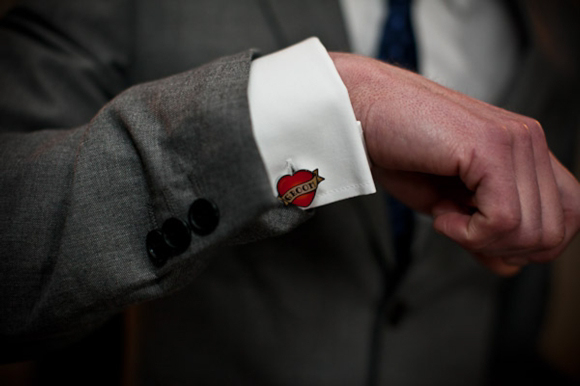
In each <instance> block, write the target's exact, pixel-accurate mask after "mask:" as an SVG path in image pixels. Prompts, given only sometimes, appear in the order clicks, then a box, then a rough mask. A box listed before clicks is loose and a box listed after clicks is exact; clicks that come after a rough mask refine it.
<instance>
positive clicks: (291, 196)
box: [276, 169, 324, 207]
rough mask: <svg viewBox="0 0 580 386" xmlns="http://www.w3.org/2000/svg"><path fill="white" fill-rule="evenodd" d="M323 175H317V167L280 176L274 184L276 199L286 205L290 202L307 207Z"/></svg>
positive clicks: (322, 179)
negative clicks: (276, 191)
mask: <svg viewBox="0 0 580 386" xmlns="http://www.w3.org/2000/svg"><path fill="white" fill-rule="evenodd" d="M322 181H324V177H321V176H319V175H318V169H315V170H313V171H310V170H304V169H303V170H298V171H296V172H294V173H292V174H286V175H285V176H282V177H281V178H280V179H279V180H278V183H277V184H276V189H277V190H278V199H279V200H280V201H282V202H283V203H284V205H286V206H288V205H290V204H292V205H296V206H300V207H307V206H308V205H310V204H312V200H314V196H315V195H316V190H317V189H318V184H320V183H321V182H322Z"/></svg>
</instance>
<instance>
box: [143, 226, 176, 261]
mask: <svg viewBox="0 0 580 386" xmlns="http://www.w3.org/2000/svg"><path fill="white" fill-rule="evenodd" d="M145 244H146V246H147V253H148V254H149V258H150V259H151V262H153V265H155V266H156V267H162V266H164V265H165V263H167V260H168V259H169V258H170V257H171V254H172V251H171V248H170V247H169V245H167V243H166V242H165V237H164V236H163V233H162V232H161V231H160V230H158V229H156V230H153V231H151V232H149V233H148V234H147V238H146V239H145Z"/></svg>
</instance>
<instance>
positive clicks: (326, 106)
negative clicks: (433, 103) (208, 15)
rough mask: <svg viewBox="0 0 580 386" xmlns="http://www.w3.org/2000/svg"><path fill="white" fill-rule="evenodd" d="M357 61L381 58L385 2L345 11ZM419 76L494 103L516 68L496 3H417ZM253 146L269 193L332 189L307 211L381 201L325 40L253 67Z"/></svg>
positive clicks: (512, 38)
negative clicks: (308, 182)
mask: <svg viewBox="0 0 580 386" xmlns="http://www.w3.org/2000/svg"><path fill="white" fill-rule="evenodd" d="M340 4H341V7H342V10H343V14H344V18H345V22H346V27H347V31H348V33H349V38H350V41H351V45H352V49H353V52H355V53H359V54H362V55H367V56H375V54H376V52H377V47H378V44H379V40H380V37H381V31H382V26H383V24H384V22H385V19H386V17H387V15H388V9H387V6H386V1H384V0H341V1H340ZM413 20H414V27H415V35H416V39H417V49H418V57H419V68H420V71H421V73H422V74H423V75H425V76H426V77H428V78H430V79H432V80H434V81H436V82H438V83H440V84H442V85H444V86H446V87H449V88H452V89H455V90H458V91H461V92H463V93H465V94H467V95H470V96H472V97H474V98H477V99H481V100H484V101H486V102H488V103H492V104H493V103H497V102H498V101H499V99H500V98H501V96H502V95H503V93H504V92H505V89H506V87H507V86H508V85H509V81H510V79H512V77H513V75H514V72H515V71H516V65H517V61H518V54H517V52H518V51H517V40H516V32H515V30H514V27H513V25H512V23H511V20H510V19H509V15H508V14H507V12H506V10H505V9H504V7H503V5H502V4H501V2H500V1H499V0H415V1H414V3H413ZM248 96H249V102H250V113H251V117H252V124H253V130H254V136H255V138H256V143H257V145H258V149H259V150H260V153H261V155H262V158H263V160H264V163H265V165H266V169H267V172H268V175H269V178H270V181H271V184H272V192H273V194H274V195H275V196H277V195H278V192H277V188H276V184H277V181H278V180H279V179H280V178H281V177H282V176H284V175H286V174H292V173H293V171H296V170H301V169H307V170H314V169H318V170H319V175H320V176H321V177H324V178H325V180H324V181H323V182H322V183H321V184H320V185H319V186H318V190H317V192H316V195H315V198H314V201H313V202H312V204H311V205H310V206H309V207H308V208H314V207H317V206H321V205H325V204H329V203H332V202H335V201H338V200H342V199H346V198H350V197H354V196H358V195H363V194H370V193H374V192H375V187H374V183H373V180H372V176H371V173H370V168H369V163H368V159H367V156H366V153H365V150H364V149H365V147H364V137H363V135H362V129H361V127H360V124H359V123H358V122H357V121H356V118H355V116H354V112H353V110H352V106H351V105H350V100H349V98H348V93H347V91H346V88H345V86H344V84H343V83H342V81H341V79H340V76H339V75H338V72H337V71H336V69H335V68H334V65H333V63H332V60H331V59H330V57H329V56H328V55H327V54H326V51H325V50H324V47H323V46H322V44H321V43H320V42H319V41H318V39H315V38H312V39H308V40H306V41H304V42H302V43H299V44H297V45H295V46H292V47H289V48H287V49H284V50H281V51H278V52H276V53H274V54H271V55H267V56H265V57H262V58H259V59H256V60H255V61H254V62H253V64H252V69H251V73H250V83H249V88H248Z"/></svg>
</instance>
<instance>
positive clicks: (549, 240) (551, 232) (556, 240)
mask: <svg viewBox="0 0 580 386" xmlns="http://www.w3.org/2000/svg"><path fill="white" fill-rule="evenodd" d="M565 237H566V232H565V230H564V228H563V227H561V228H551V229H548V230H547V231H545V232H543V234H542V238H541V244H542V246H543V247H544V248H545V249H554V248H556V247H559V246H560V245H561V244H562V243H563V242H564V239H565Z"/></svg>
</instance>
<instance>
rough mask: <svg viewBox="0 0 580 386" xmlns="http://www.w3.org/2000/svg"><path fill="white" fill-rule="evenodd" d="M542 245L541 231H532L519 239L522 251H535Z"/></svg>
mask: <svg viewBox="0 0 580 386" xmlns="http://www.w3.org/2000/svg"><path fill="white" fill-rule="evenodd" d="M542 243H543V236H542V231H541V229H534V230H531V231H528V232H526V234H525V235H524V236H522V237H521V242H520V246H521V248H522V249H536V248H538V247H539V246H541V245H542Z"/></svg>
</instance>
